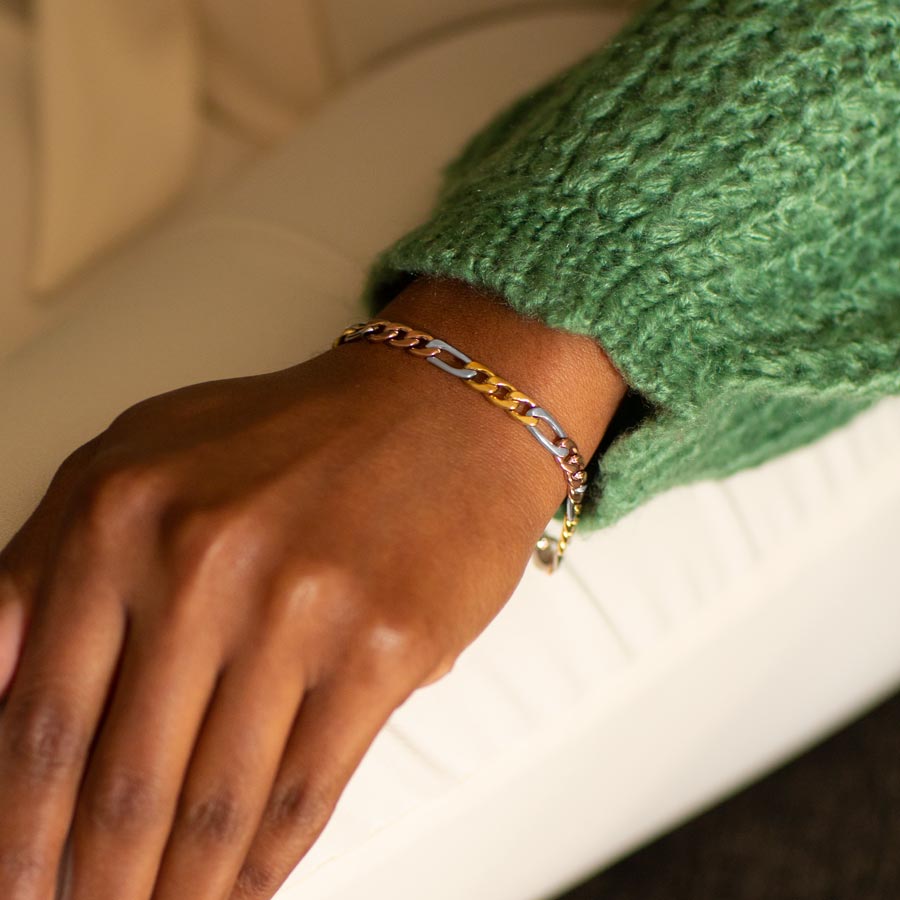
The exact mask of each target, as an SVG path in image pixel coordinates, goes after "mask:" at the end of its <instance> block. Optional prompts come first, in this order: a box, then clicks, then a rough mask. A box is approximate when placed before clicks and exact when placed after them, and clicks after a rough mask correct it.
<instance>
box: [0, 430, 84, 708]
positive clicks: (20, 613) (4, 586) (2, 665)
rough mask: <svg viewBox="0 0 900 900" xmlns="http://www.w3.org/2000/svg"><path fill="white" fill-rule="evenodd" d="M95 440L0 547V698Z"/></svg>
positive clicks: (67, 464) (62, 470)
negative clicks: (63, 521)
mask: <svg viewBox="0 0 900 900" xmlns="http://www.w3.org/2000/svg"><path fill="white" fill-rule="evenodd" d="M96 440H97V439H94V440H93V441H90V442H88V443H87V444H84V445H83V446H81V447H79V448H78V449H77V450H76V451H75V452H74V453H72V454H71V455H70V456H69V457H68V458H67V459H66V460H65V461H64V462H63V464H62V465H61V466H60V467H59V469H58V470H57V472H56V474H55V475H54V476H53V480H52V481H51V483H50V485H49V487H48V489H47V491H46V493H45V495H44V497H43V498H42V499H41V501H40V503H39V504H38V506H37V508H36V509H35V510H34V512H32V514H31V515H30V516H29V517H28V519H27V520H26V521H25V522H24V523H23V525H22V526H21V528H19V530H18V531H17V532H16V534H15V535H14V536H13V537H12V539H11V540H10V541H9V542H8V543H7V544H6V546H5V547H3V548H2V549H0V700H2V698H3V696H4V694H5V692H6V690H7V689H8V687H9V685H10V683H11V681H12V676H13V672H14V671H15V668H16V665H17V663H18V661H19V657H20V655H21V652H22V647H23V645H24V641H25V633H26V631H27V628H28V620H29V615H30V610H31V608H32V606H33V603H34V598H35V595H36V593H37V590H38V585H39V584H40V581H41V579H42V577H43V575H44V573H45V571H46V569H47V562H48V560H49V559H50V557H51V554H52V552H53V542H54V539H55V537H56V535H57V533H58V532H59V525H60V522H61V520H62V516H63V513H64V511H65V509H66V507H67V505H68V502H69V499H70V497H71V494H72V491H73V489H74V488H75V487H76V485H77V484H78V483H79V481H80V479H81V478H82V475H83V472H84V469H85V467H86V465H87V462H88V460H89V459H90V458H91V457H92V456H93V454H94V452H95V445H96Z"/></svg>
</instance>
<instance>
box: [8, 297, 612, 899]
mask: <svg viewBox="0 0 900 900" xmlns="http://www.w3.org/2000/svg"><path fill="white" fill-rule="evenodd" d="M381 315H383V316H384V317H386V318H393V319H396V320H398V321H401V322H406V323H408V324H410V325H413V326H415V327H420V328H423V329H425V330H429V331H431V332H432V333H433V334H436V335H437V336H439V337H442V338H444V339H445V340H447V341H449V342H450V343H452V344H455V345H456V346H459V347H460V348H461V349H462V350H464V351H465V352H467V353H469V355H471V356H473V357H474V358H475V359H477V360H479V361H481V362H483V363H485V364H486V365H488V366H490V367H491V368H492V369H493V370H494V371H496V372H497V373H498V374H501V375H502V376H503V377H505V378H507V379H508V380H509V381H511V382H512V383H513V384H514V385H516V387H518V388H519V389H520V390H523V391H525V392H526V393H528V394H530V395H531V396H533V397H534V398H535V399H537V400H539V401H540V402H541V403H542V404H544V405H545V406H546V407H547V408H548V409H550V410H551V411H552V412H553V413H554V414H555V415H556V417H557V418H558V419H559V420H560V422H561V423H563V425H564V426H565V427H566V428H567V429H568V430H569V432H570V434H571V435H572V437H573V438H574V439H575V440H576V442H577V443H578V445H579V447H580V448H581V450H582V453H583V455H584V456H585V457H586V458H587V457H588V456H590V454H592V453H593V451H594V450H595V448H596V447H597V445H598V443H599V441H600V438H601V436H602V434H603V431H604V429H605V427H606V425H607V424H608V422H609V420H610V418H611V417H612V415H613V413H614V411H615V409H616V407H617V405H618V403H619V402H620V400H621V399H622V396H623V395H624V392H625V384H624V382H623V380H622V379H621V377H620V376H619V374H618V373H617V372H616V370H615V369H614V368H613V366H612V364H611V363H610V362H609V360H608V358H607V357H606V355H605V353H604V352H603V351H602V350H601V349H600V347H599V346H598V345H597V344H596V343H594V342H592V341H590V340H588V339H586V338H583V337H578V336H574V335H570V334H566V333H564V332H561V331H555V330H551V329H549V328H547V327H546V326H544V325H542V324H541V323H539V322H536V321H532V320H527V319H525V318H523V317H521V316H519V315H517V314H516V313H514V312H513V311H512V310H511V309H510V308H509V307H507V306H506V305H504V304H503V303H502V302H499V301H497V300H496V299H494V298H490V297H487V296H485V295H482V294H480V293H478V292H476V291H474V290H473V289H471V288H469V287H467V286H465V285H462V284H460V283H455V282H441V281H426V280H420V281H418V282H415V283H414V284H413V285H412V286H410V287H409V288H407V289H406V290H405V291H404V292H403V293H401V294H400V295H399V296H398V297H397V298H396V299H395V300H393V301H392V302H391V303H390V304H389V305H388V306H387V307H385V308H384V310H382V313H381ZM564 494H565V481H564V479H563V476H562V473H561V471H560V470H559V469H558V468H557V467H556V465H555V464H554V463H553V461H552V459H550V457H549V455H548V454H547V453H546V451H544V450H542V449H541V448H540V447H539V446H538V445H537V443H536V442H535V441H534V440H533V439H532V437H531V436H530V435H529V434H528V433H527V432H526V430H525V429H524V428H523V427H522V426H521V425H519V424H518V423H516V422H514V421H513V420H512V419H511V418H510V417H508V416H506V415H504V414H503V413H502V412H501V411H500V410H499V409H497V408H495V407H493V406H492V405H491V404H489V403H487V402H485V401H484V400H483V399H482V398H481V397H479V396H478V395H477V394H476V393H475V392H473V391H470V390H467V389H465V388H464V386H463V385H462V384H461V383H459V382H457V381H455V380H454V379H452V378H450V377H449V376H447V375H445V374H443V373H441V372H439V371H438V370H436V369H434V368H432V367H431V366H429V365H427V364H426V363H424V362H423V361H422V360H420V359H415V358H414V357H412V356H411V355H409V354H407V353H405V352H402V351H400V350H397V349H393V348H388V347H384V346H377V345H373V344H369V343H367V342H359V343H355V344H349V345H344V346H342V347H338V348H336V349H332V350H328V351H327V352H325V353H322V354H321V355H320V356H316V357H314V358H312V359H310V360H308V361H306V362H304V363H301V364H300V365H297V366H293V367H291V368H289V369H285V370H283V371H279V372H272V373H268V374H264V375H256V376H251V377H247V378H235V379H229V380H226V381H216V382H207V383H204V384H198V385H191V386H189V387H186V388H182V389H180V390H176V391H172V392H170V393H166V394H163V395H160V396H157V397H153V398H151V399H149V400H146V401H144V402H142V403H139V404H137V405H136V406H133V407H131V408H130V409H128V410H126V411H125V412H124V413H123V414H122V415H121V416H119V417H118V418H117V419H116V420H115V421H114V422H113V423H112V424H111V425H110V426H109V428H107V429H106V431H104V432H103V433H101V434H100V435H98V436H97V437H96V438H94V439H93V440H92V441H90V442H89V443H87V444H85V445H84V446H82V447H81V448H79V449H78V450H76V451H75V452H74V453H73V454H72V455H71V456H70V457H69V458H68V459H67V460H66V461H65V462H64V463H63V465H62V466H61V467H60V469H59V471H58V473H57V475H56V476H55V478H54V479H53V482H52V483H51V485H50V487H49V489H48V491H47V494H46V496H45V497H44V499H43V500H42V502H41V504H40V505H39V507H38V508H37V510H36V511H35V512H34V513H33V515H32V516H31V517H30V518H29V520H28V521H27V522H26V523H25V524H24V526H23V527H22V529H21V530H20V531H19V532H18V534H17V535H16V536H15V538H14V539H13V540H12V541H11V542H10V544H9V545H8V546H7V547H5V548H4V549H3V551H2V553H0V693H5V696H6V703H5V708H3V709H2V713H0V810H2V815H0V897H3V898H5V900H50V898H51V897H52V896H53V891H54V884H55V879H56V870H57V866H58V864H59V861H60V854H61V850H62V848H63V845H64V842H65V838H66V834H67V831H68V830H69V827H70V825H73V832H72V863H73V869H72V878H71V883H70V889H71V894H70V897H71V900H148V898H152V900H181V898H184V897H190V898H192V900H225V898H229V897H230V898H234V900H238V898H239V900H251V898H252V900H262V898H269V897H271V896H272V895H273V894H274V892H275V890H276V889H277V888H278V886H279V885H280V884H281V882H282V881H283V880H284V878H286V877H287V875H288V874H289V873H290V871H291V869H292V868H293V867H294V866H295V865H296V864H297V862H298V861H299V860H300V859H301V857H302V856H303V855H304V854H305V853H306V851H307V850H308V849H309V847H310V846H311V845H312V843H313V842H314V841H315V839H316V837H317V836H318V834H319V833H320V831H321V829H322V828H323V827H324V825H325V823H326V822H327V821H328V819H329V817H330V815H331V812H332V809H333V807H334V805H335V803H336V801H337V799H338V797H339V795H340V793H341V791H342V790H343V787H344V785H345V784H346V782H347V780H348V778H349V777H350V775H351V774H352V772H353V771H354V769H355V768H356V766H357V765H358V763H359V761H360V759H361V758H362V756H363V754H364V753H365V751H366V749H367V748H368V746H369V744H370V743H371V741H372V740H373V738H374V737H375V735H376V734H377V732H378V731H379V729H380V728H381V727H382V725H383V724H384V722H385V721H386V720H387V719H388V717H389V716H390V715H391V713H392V712H393V710H394V709H395V708H396V707H397V706H398V705H399V704H400V703H402V702H403V700H404V699H405V698H406V697H408V696H409V694H410V693H411V692H412V691H414V690H415V689H416V688H418V687H421V686H423V685H425V684H427V683H429V682H430V681H433V680H435V679H437V678H439V677H440V676H441V675H443V674H444V673H446V672H447V671H448V670H449V669H450V667H451V666H452V665H453V663H454V661H455V659H456V658H457V656H458V655H459V653H460V652H461V651H462V650H463V649H464V648H465V647H466V646H467V645H468V644H469V643H471V641H472V640H474V638H475V637H476V636H477V635H478V634H479V633H480V632H481V631H482V629H484V627H485V626H486V625H487V624H488V622H489V621H490V620H491V619H492V618H493V617H494V616H495V615H496V614H497V612H498V611H499V610H500V609H501V607H502V606H503V605H504V603H505V602H506V601H507V599H508V598H509V596H510V594H511V593H512V591H513V589H514V588H515V586H516V584H517V583H518V581H519V579H520V577H521V575H522V572H523V570H524V567H525V565H526V564H527V562H528V560H529V556H530V553H531V549H532V546H533V544H534V542H535V540H536V539H537V538H538V536H539V535H540V533H541V531H542V529H543V528H544V527H545V526H546V524H547V522H548V520H549V519H550V517H551V515H552V514H553V512H554V510H555V509H556V508H557V506H558V505H559V503H560V502H561V500H562V499H563V497H564Z"/></svg>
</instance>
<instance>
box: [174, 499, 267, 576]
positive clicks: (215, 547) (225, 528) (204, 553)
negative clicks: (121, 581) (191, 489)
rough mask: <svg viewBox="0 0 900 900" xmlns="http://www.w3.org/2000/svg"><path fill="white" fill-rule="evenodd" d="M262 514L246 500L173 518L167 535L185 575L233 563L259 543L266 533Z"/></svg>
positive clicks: (199, 508)
mask: <svg viewBox="0 0 900 900" xmlns="http://www.w3.org/2000/svg"><path fill="white" fill-rule="evenodd" d="M263 531H264V530H263V528H262V527H261V522H260V516H259V515H258V514H257V512H256V510H255V508H254V507H253V505H252V504H250V503H248V502H244V503H241V504H237V503H232V504H228V505H220V506H214V507H194V508H191V509H188V510H185V511H182V512H180V513H179V514H178V515H177V516H173V517H170V521H169V523H168V526H167V531H166V533H165V534H164V535H163V540H164V542H165V543H166V544H167V545H168V547H169V549H170V551H171V552H172V554H173V556H174V559H175V561H176V563H177V565H178V567H179V569H180V571H181V573H182V576H183V577H187V578H188V579H189V578H190V577H192V576H193V575H195V574H196V573H197V572H198V571H200V570H202V569H205V568H206V567H207V566H209V565H212V564H216V563H219V562H221V563H226V564H227V563H229V562H231V561H233V559H234V558H235V555H236V554H238V553H240V554H241V555H242V556H243V555H245V554H247V553H248V551H251V550H252V548H253V547H254V546H255V545H258V544H259V542H260V540H261V536H262V534H263Z"/></svg>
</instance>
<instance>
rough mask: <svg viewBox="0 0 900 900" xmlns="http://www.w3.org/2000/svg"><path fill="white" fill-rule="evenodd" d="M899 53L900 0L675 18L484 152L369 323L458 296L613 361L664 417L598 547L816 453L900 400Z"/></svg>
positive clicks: (445, 191)
mask: <svg viewBox="0 0 900 900" xmlns="http://www.w3.org/2000/svg"><path fill="white" fill-rule="evenodd" d="M898 48H900V5H898V4H897V2H896V0H842V2H841V3H835V2H834V0H663V2H660V3H657V4H655V5H654V6H653V7H651V8H650V9H648V10H646V11H645V12H644V13H642V14H640V15H639V17H638V18H637V19H635V20H634V21H632V22H631V23H630V24H629V25H628V26H627V27H626V29H625V30H624V31H623V32H621V33H620V34H619V35H618V36H617V37H616V38H615V39H614V40H613V41H612V42H611V43H610V44H609V45H608V46H606V47H605V48H603V49H601V50H599V51H598V52H596V53H594V54H592V55H591V56H589V57H587V58H586V59H584V60H582V61H581V62H579V63H578V64H577V65H576V66H574V67H572V68H570V69H568V70H567V71H565V72H563V73H561V74H560V75H558V76H557V77H555V78H554V79H552V80H551V81H549V82H548V83H546V84H545V85H543V86H542V87H540V88H539V89H538V90H536V91H533V92H531V93H530V94H528V95H527V96H525V97H522V98H520V99H519V100H518V101H517V102H516V103H515V104H513V105H512V106H511V107H510V108H508V109H507V110H505V111H503V112H502V113H501V114H500V115H498V116H497V117H496V118H495V119H494V120H493V121H492V122H491V123H490V124H489V125H488V126H487V127H486V128H485V129H483V130H482V131H481V132H480V133H479V134H477V135H475V136H474V137H473V138H472V139H471V140H470V141H469V143H468V144H467V146H466V147H465V148H463V150H462V152H461V153H460V154H459V155H458V156H457V158H456V159H454V160H453V161H452V162H451V163H450V165H449V166H448V167H447V168H446V170H445V173H444V174H445V177H444V181H443V184H442V188H441V192H440V195H439V197H438V199H437V204H436V208H435V209H434V211H433V214H432V215H431V217H430V219H429V220H428V221H427V222H425V223H424V224H423V225H422V226H421V227H419V228H417V229H415V230H414V231H412V232H411V233H409V234H407V235H406V236H404V237H403V238H401V239H400V240H399V241H398V242H396V243H395V244H394V245H393V246H391V247H389V248H388V249H387V250H386V251H385V252H384V253H383V254H381V256H380V257H379V258H378V259H377V260H376V261H375V262H374V264H373V266H372V269H371V271H370V273H369V280H368V282H367V286H366V288H365V292H364V297H363V299H364V302H365V304H366V306H367V308H368V309H369V310H370V311H371V312H372V313H375V312H377V310H378V309H379V308H380V307H381V305H382V304H383V303H384V302H385V301H386V300H388V299H389V298H390V297H391V296H393V295H394V294H395V293H396V292H397V291H398V290H399V289H400V288H401V287H402V286H403V285H404V284H405V283H407V282H408V281H409V280H410V279H411V278H413V277H414V276H415V275H416V274H428V275H433V276H446V277H452V278H458V279H462V280H465V281H468V282H470V283H472V284H475V285H478V286H480V287H482V288H485V289H487V290H489V291H491V292H493V293H496V294H499V295H501V296H503V297H504V298H505V299H506V301H507V302H508V303H509V304H510V305H511V306H512V307H513V308H514V309H516V310H517V311H518V312H520V313H521V314H523V315H526V316H531V317H536V318H539V319H540V320H542V321H543V322H545V323H547V324H548V325H550V326H551V327H555V328H560V329H565V330H568V331H571V332H576V333H578V334H584V335H589V336H591V337H592V338H594V339H595V340H596V341H598V342H599V343H600V344H601V345H602V346H603V347H604V349H605V350H606V351H607V353H608V354H609V356H610V357H611V359H612V360H613V362H614V363H615V365H616V367H617V368H618V369H619V371H620V372H621V373H622V375H623V376H624V378H625V379H626V381H627V383H628V385H629V388H630V389H631V391H633V392H634V393H635V394H636V395H637V396H638V397H639V398H642V399H643V401H644V402H645V404H646V410H645V413H644V415H643V417H642V418H640V419H639V421H637V422H636V423H633V424H632V425H631V426H630V427H623V428H620V430H619V432H618V433H615V434H614V436H613V439H612V440H611V441H605V442H604V444H601V447H600V449H599V450H598V452H597V454H595V457H594V459H592V460H591V465H590V468H589V472H590V476H591V480H590V487H589V490H588V494H587V497H586V502H585V516H584V523H585V526H586V527H587V528H597V527H601V526H605V525H609V524H611V523H612V522H614V521H616V520H617V519H619V518H620V517H622V516H623V515H625V514H626V513H628V512H629V511H630V510H632V509H634V508H635V507H637V506H638V505H640V504H641V503H643V502H645V501H646V500H648V499H649V498H650V497H652V496H653V495H654V494H656V493H658V492H660V491H663V490H666V489H668V488H670V487H673V486H675V485H679V484H687V483H690V482H693V481H696V480H698V479H704V478H718V477H723V476H726V475H729V474H732V473H734V472H737V471H738V470H740V469H743V468H745V467H748V466H752V465H756V464H759V463H762V462H764V461H765V460H768V459H770V458H772V457H774V456H776V455H778V454H781V453H783V452H785V451H788V450H790V449H792V448H795V447H798V446H800V445H802V444H805V443H808V442H810V441H812V440H814V439H815V438H817V437H819V436H821V435H822V434H824V433H825V432H827V431H829V430H831V429H833V428H834V427H836V426H838V425H841V424H843V423H845V422H847V421H848V420H849V419H850V418H851V417H853V416H854V415H856V414H857V413H858V412H860V411H861V410H863V409H864V408H866V407H868V406H869V405H871V404H872V403H873V402H874V401H876V400H877V399H879V398H880V397H883V396H885V395H886V394H890V393H900V124H898V123H900V49H898ZM598 463H599V464H602V465H601V467H600V470H599V471H598Z"/></svg>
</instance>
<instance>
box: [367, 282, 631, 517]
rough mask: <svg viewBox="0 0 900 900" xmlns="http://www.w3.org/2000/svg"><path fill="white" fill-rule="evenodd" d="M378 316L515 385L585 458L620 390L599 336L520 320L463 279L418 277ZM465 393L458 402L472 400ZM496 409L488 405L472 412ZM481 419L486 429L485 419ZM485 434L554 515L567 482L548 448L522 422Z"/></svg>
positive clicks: (498, 300) (622, 386) (622, 388)
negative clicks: (512, 460)
mask: <svg viewBox="0 0 900 900" xmlns="http://www.w3.org/2000/svg"><path fill="white" fill-rule="evenodd" d="M378 317H379V318H386V319H391V320H394V321H398V322H402V323H404V324H407V325H410V326H412V327H414V328H420V329H422V330H424V331H427V332H429V333H431V334H433V335H434V336H435V337H438V338H441V339H443V340H446V341H447V342H449V343H450V344H452V345H454V346H456V347H458V348H459V349H460V350H461V351H462V352H464V353H466V354H467V355H468V356H470V357H472V358H473V359H475V360H477V361H478V362H480V363H482V364H483V365H484V366H486V367H488V368H490V369H491V370H493V371H495V372H496V373H497V374H498V375H499V376H500V377H502V378H503V379H504V380H507V381H509V382H510V383H512V384H514V385H515V387H516V388H517V389H518V390H520V391H522V392H524V393H526V394H528V395H529V396H530V397H532V399H533V400H535V401H536V402H537V403H539V404H540V405H541V406H543V407H544V408H545V409H547V410H548V412H550V413H551V415H553V416H554V417H555V418H556V419H557V421H559V423H560V424H561V425H562V426H563V428H564V429H565V430H566V431H567V432H568V434H569V435H570V437H572V439H573V440H574V441H575V442H576V444H577V445H578V448H579V450H580V452H581V455H582V456H583V457H584V458H585V459H588V458H590V456H591V455H592V454H593V453H594V452H595V450H596V448H597V446H598V445H599V443H600V440H601V438H602V437H603V434H604V432H605V430H606V428H607V426H608V425H609V422H610V420H611V419H612V417H613V414H614V413H615V411H616V409H617V407H618V405H619V403H620V402H621V400H622V398H623V396H624V395H625V391H626V385H625V382H624V380H623V379H622V377H621V375H620V374H619V373H618V371H617V370H616V369H615V367H614V366H613V364H612V362H611V361H610V359H609V357H608V356H607V354H606V353H605V352H604V350H603V348H602V347H601V346H600V345H599V344H598V343H597V342H596V341H594V340H592V339H591V338H588V337H586V336H583V335H577V334H573V333H571V332H566V331H563V330H561V329H554V328H551V327H549V326H547V325H546V324H544V323H543V322H541V321H539V320H537V319H533V318H528V317H525V316H523V315H521V314H519V313H517V312H516V311H515V310H514V309H512V307H510V306H509V305H508V304H507V303H506V302H505V301H504V300H503V299H501V298H499V297H495V296H492V295H489V294H487V293H484V292H481V291H479V290H477V289H475V288H473V287H471V286H470V285H468V284H465V283H463V282H458V281H450V280H438V279H427V278H422V279H418V280H417V281H415V282H413V283H412V284H411V285H409V286H408V287H407V288H406V289H405V290H404V291H402V292H401V293H400V294H398V295H397V296H396V297H395V298H394V299H393V300H391V301H390V302H389V303H388V304H387V305H385V306H384V307H383V308H382V309H381V310H380V311H379V313H378ZM445 384H446V383H445ZM464 395H465V392H463V393H462V394H460V395H459V398H458V399H460V400H461V401H463V402H466V403H467V402H471V401H470V399H469V398H467V397H465V396H464ZM473 412H474V410H473ZM497 412H499V410H496V411H492V410H491V409H490V408H489V407H486V408H484V409H483V410H479V411H478V413H477V415H479V416H485V414H487V415H491V414H492V413H493V415H494V416H496V413H497ZM482 421H483V424H485V425H486V426H487V427H490V422H491V420H490V419H487V420H482ZM493 421H494V422H499V418H494V419H493ZM489 433H490V434H491V435H492V439H497V440H499V441H501V442H504V443H505V444H506V448H505V449H506V450H507V452H510V453H513V454H514V456H515V457H516V459H517V462H518V463H519V464H520V465H521V467H522V468H524V469H525V470H526V471H528V472H529V474H532V473H533V474H534V482H533V489H534V490H535V491H536V492H538V493H540V494H542V503H541V506H542V510H543V513H546V514H547V516H549V515H551V514H552V512H553V511H554V510H555V509H556V507H557V506H558V504H559V503H560V502H561V500H562V497H563V496H564V494H565V483H564V480H563V479H561V478H560V476H559V471H558V470H557V469H556V467H555V466H551V465H548V464H547V460H546V451H545V450H543V449H542V448H541V447H540V446H539V445H538V444H537V442H536V441H534V440H533V438H532V437H531V436H530V435H528V434H526V433H525V429H523V428H521V427H513V428H508V429H502V428H500V429H497V430H493V429H492V430H491V431H490V432H489Z"/></svg>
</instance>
